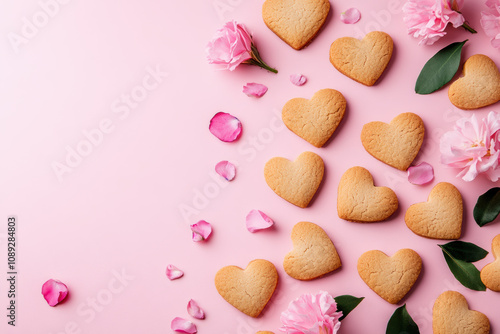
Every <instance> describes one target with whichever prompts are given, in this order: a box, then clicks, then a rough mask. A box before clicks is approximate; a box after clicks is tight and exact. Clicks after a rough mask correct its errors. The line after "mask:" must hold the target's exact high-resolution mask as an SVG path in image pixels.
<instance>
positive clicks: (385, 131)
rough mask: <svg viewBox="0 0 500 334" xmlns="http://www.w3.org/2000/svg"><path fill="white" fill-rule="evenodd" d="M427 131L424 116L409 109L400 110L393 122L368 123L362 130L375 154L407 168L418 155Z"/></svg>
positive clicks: (363, 137) (375, 156) (395, 164)
mask: <svg viewBox="0 0 500 334" xmlns="http://www.w3.org/2000/svg"><path fill="white" fill-rule="evenodd" d="M424 134H425V127H424V122H423V121H422V119H421V118H420V117H419V116H418V115H416V114H413V113H410V112H408V113H403V114H399V115H398V116H396V117H395V118H394V119H393V120H392V121H391V122H390V123H389V124H387V123H383V122H371V123H368V124H365V125H364V126H363V130H362V131H361V143H362V144H363V147H364V148H365V150H366V151H367V152H368V153H370V154H371V155H372V156H373V157H374V158H376V159H378V160H380V161H382V162H383V163H386V164H388V165H389V166H392V167H394V168H397V169H399V170H403V171H405V170H407V169H408V167H410V165H411V163H412V162H413V160H414V159H415V157H416V156H417V154H418V151H419V150H420V147H421V146H422V143H423V141H424Z"/></svg>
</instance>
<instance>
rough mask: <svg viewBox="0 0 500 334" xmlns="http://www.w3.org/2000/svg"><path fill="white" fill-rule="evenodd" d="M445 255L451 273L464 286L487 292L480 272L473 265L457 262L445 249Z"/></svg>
mask: <svg viewBox="0 0 500 334" xmlns="http://www.w3.org/2000/svg"><path fill="white" fill-rule="evenodd" d="M443 254H444V258H445V260H446V263H447V264H448V267H449V268H450V270H451V273H452V274H453V276H455V278H456V279H457V280H458V281H459V282H460V283H462V285H463V286H465V287H467V288H469V289H471V290H477V291H485V290H486V287H485V286H484V284H483V282H482V281H481V277H480V275H479V274H480V273H479V270H477V268H476V267H475V266H474V265H473V264H472V263H469V262H465V261H462V260H457V259H455V258H454V257H453V256H451V255H450V254H449V253H448V252H447V251H446V250H444V249H443Z"/></svg>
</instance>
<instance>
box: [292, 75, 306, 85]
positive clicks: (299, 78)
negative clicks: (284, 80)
mask: <svg viewBox="0 0 500 334" xmlns="http://www.w3.org/2000/svg"><path fill="white" fill-rule="evenodd" d="M290 81H291V82H292V83H293V84H294V85H295V86H302V85H304V84H305V83H306V82H307V78H306V77H305V76H303V75H302V74H292V75H290Z"/></svg>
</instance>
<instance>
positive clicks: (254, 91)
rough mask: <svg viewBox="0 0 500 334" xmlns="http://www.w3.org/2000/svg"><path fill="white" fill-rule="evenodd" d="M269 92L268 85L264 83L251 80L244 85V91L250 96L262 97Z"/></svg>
mask: <svg viewBox="0 0 500 334" xmlns="http://www.w3.org/2000/svg"><path fill="white" fill-rule="evenodd" d="M266 92H267V87H266V86H264V85H263V84H259V83H255V82H249V83H247V84H246V86H243V93H245V94H247V95H248V96H255V97H262V96H263V95H264V94H266Z"/></svg>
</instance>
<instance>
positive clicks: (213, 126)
mask: <svg viewBox="0 0 500 334" xmlns="http://www.w3.org/2000/svg"><path fill="white" fill-rule="evenodd" d="M208 128H209V130H210V132H211V133H212V134H213V135H214V136H216V137H217V138H219V139H220V140H222V141H224V142H232V141H235V140H236V139H238V138H239V137H240V134H241V122H240V120H239V119H237V118H236V117H234V116H232V115H230V114H228V113H225V112H218V113H217V114H215V116H214V117H213V118H212V119H211V120H210V126H209V127H208Z"/></svg>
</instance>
